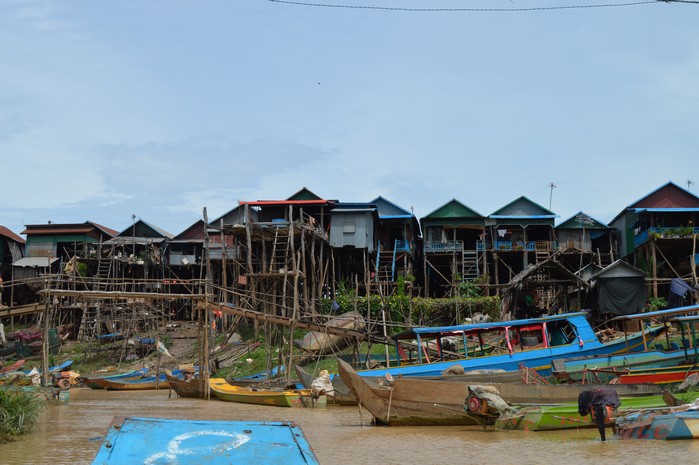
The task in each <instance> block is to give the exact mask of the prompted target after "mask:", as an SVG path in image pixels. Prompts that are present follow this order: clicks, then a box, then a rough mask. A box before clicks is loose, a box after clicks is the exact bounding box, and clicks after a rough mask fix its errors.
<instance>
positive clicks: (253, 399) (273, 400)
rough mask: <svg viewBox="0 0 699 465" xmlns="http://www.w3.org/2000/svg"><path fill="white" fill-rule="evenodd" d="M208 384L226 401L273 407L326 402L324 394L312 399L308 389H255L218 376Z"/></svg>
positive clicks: (321, 404) (312, 404)
mask: <svg viewBox="0 0 699 465" xmlns="http://www.w3.org/2000/svg"><path fill="white" fill-rule="evenodd" d="M210 385H211V392H213V393H214V395H216V397H218V398H219V399H221V400H225V401H228V402H238V403H243V404H255V405H269V406H274V407H313V406H318V407H320V406H323V405H324V404H325V402H326V396H320V397H318V398H317V399H314V398H313V395H312V391H311V390H309V389H295V390H290V389H283V390H267V389H259V390H255V389H247V388H244V387H241V386H233V385H230V384H228V383H227V382H226V381H225V380H222V379H220V378H212V379H211V380H210Z"/></svg>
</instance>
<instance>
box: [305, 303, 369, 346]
mask: <svg viewBox="0 0 699 465" xmlns="http://www.w3.org/2000/svg"><path fill="white" fill-rule="evenodd" d="M325 326H330V327H334V328H344V329H353V330H355V331H362V330H364V328H365V321H364V318H363V317H362V315H361V314H360V313H359V312H357V311H354V310H353V311H351V312H347V313H343V314H342V315H339V316H337V317H335V318H332V319H330V320H328V321H327V323H325ZM346 342H347V338H345V337H342V336H336V335H333V334H328V333H323V332H320V331H311V332H309V333H307V334H306V335H305V336H304V337H303V339H299V340H296V341H294V345H295V346H296V347H298V348H300V349H303V350H305V351H306V352H316V353H324V352H327V351H330V350H337V349H342V348H343V347H344V346H345V345H346Z"/></svg>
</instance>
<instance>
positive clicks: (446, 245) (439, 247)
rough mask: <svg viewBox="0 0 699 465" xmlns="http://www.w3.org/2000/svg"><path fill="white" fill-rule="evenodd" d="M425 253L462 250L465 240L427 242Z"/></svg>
mask: <svg viewBox="0 0 699 465" xmlns="http://www.w3.org/2000/svg"><path fill="white" fill-rule="evenodd" d="M424 250H425V253H446V252H462V251H463V250H464V241H447V242H425V247H424Z"/></svg>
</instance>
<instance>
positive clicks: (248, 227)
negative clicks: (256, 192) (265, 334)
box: [245, 203, 260, 337]
mask: <svg viewBox="0 0 699 465" xmlns="http://www.w3.org/2000/svg"><path fill="white" fill-rule="evenodd" d="M245 247H246V248H247V253H246V255H247V256H246V266H247V277H248V282H247V284H248V293H250V297H251V299H250V301H251V302H250V303H251V304H252V305H253V307H255V304H254V297H255V284H256V283H255V281H254V278H253V276H252V275H253V272H252V271H253V270H252V218H250V204H247V203H246V204H245ZM253 327H254V333H255V337H259V336H260V324H259V322H258V321H257V320H254V321H253Z"/></svg>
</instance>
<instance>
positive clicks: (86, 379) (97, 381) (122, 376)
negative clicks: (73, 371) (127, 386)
mask: <svg viewBox="0 0 699 465" xmlns="http://www.w3.org/2000/svg"><path fill="white" fill-rule="evenodd" d="M148 370H149V368H148V367H143V368H141V369H139V370H130V371H127V372H125V373H117V374H115V375H106V376H80V377H78V379H79V380H80V381H82V383H83V385H84V386H87V387H89V388H91V389H103V388H104V386H103V381H105V380H107V381H124V380H130V379H139V378H143V377H144V376H145V375H146V373H148Z"/></svg>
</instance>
